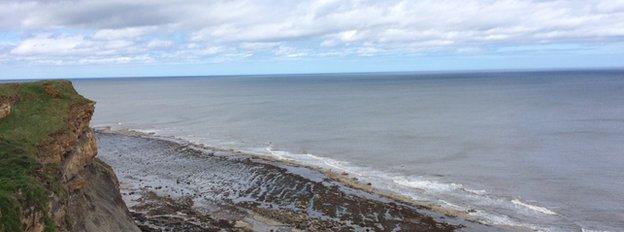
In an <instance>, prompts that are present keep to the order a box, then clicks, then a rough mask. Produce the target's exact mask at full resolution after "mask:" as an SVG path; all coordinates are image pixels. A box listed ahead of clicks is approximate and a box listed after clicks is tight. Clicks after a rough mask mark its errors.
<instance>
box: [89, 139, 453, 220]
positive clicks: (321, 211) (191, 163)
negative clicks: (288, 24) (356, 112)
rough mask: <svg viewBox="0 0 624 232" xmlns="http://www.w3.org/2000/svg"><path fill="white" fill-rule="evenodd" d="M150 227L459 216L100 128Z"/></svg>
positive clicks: (298, 170) (254, 161) (276, 165)
mask: <svg viewBox="0 0 624 232" xmlns="http://www.w3.org/2000/svg"><path fill="white" fill-rule="evenodd" d="M96 134H97V137H98V144H99V147H100V148H101V151H100V156H101V158H102V159H103V160H105V161H106V162H107V163H110V164H111V165H112V166H113V167H115V171H116V173H117V174H118V176H119V178H120V180H121V182H122V185H121V191H122V194H123V195H124V199H125V201H126V203H127V204H128V206H129V208H130V210H131V211H132V213H133V215H134V217H135V220H137V221H138V222H139V224H140V227H141V229H142V230H143V231H163V230H164V231H179V230H184V231H214V230H226V231H300V230H305V231H454V230H456V229H458V228H461V227H462V226H461V225H458V224H457V223H447V221H450V220H451V218H448V217H446V216H443V215H438V214H435V213H432V212H431V211H429V210H428V209H424V208H419V207H417V206H412V205H409V204H405V203H403V202H399V201H396V200H393V199H390V198H387V197H384V196H380V195H376V194H372V193H369V192H367V191H363V190H360V189H356V188H352V187H350V186H347V185H345V184H343V183H341V182H338V181H335V180H333V179H332V178H330V177H328V176H327V175H326V174H325V173H322V172H319V171H318V170H313V169H309V168H306V167H301V166H297V165H293V164H284V163H280V162H273V161H270V160H266V159H262V158H257V157H250V156H249V155H246V154H241V153H238V152H234V151H229V150H220V149H215V148H210V147H205V146H200V145H199V146H198V145H194V144H189V143H184V142H180V141H171V140H166V139H157V138H151V137H149V136H148V135H144V134H143V135H142V134H139V133H132V132H112V131H110V130H107V129H101V130H98V132H97V133H96Z"/></svg>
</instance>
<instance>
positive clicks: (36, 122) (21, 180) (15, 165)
mask: <svg viewBox="0 0 624 232" xmlns="http://www.w3.org/2000/svg"><path fill="white" fill-rule="evenodd" d="M7 99H11V100H12V101H17V102H16V103H15V104H14V105H13V106H12V108H11V113H10V114H9V115H8V116H7V117H6V118H3V119H0V231H22V230H23V228H22V225H21V222H20V216H21V212H22V211H23V210H25V209H28V208H31V207H34V209H35V210H38V211H39V212H41V213H42V214H43V215H44V217H43V220H44V223H45V231H55V230H56V226H55V225H54V222H53V220H52V219H51V218H50V215H48V213H47V212H48V195H49V194H50V193H51V192H54V193H56V194H57V195H61V196H63V195H64V194H63V193H62V190H61V187H60V182H59V176H58V174H59V173H58V172H59V171H58V170H59V167H58V164H42V163H40V162H39V158H40V157H39V156H41V155H45V151H39V148H40V147H41V145H42V144H43V143H45V141H46V139H47V138H49V135H51V134H54V133H57V132H63V131H65V130H68V123H67V117H68V115H69V110H70V107H71V106H72V105H73V104H85V103H89V102H90V101H89V100H87V99H85V98H83V97H82V96H80V95H79V94H78V93H76V91H75V90H74V89H73V87H72V85H71V83H70V82H68V81H44V82H33V83H23V84H19V85H15V84H3V85H0V100H3V101H8V100H7Z"/></svg>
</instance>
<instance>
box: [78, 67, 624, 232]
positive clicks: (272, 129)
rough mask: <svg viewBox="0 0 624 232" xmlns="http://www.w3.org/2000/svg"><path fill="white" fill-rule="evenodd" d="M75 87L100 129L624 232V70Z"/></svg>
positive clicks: (183, 80)
mask: <svg viewBox="0 0 624 232" xmlns="http://www.w3.org/2000/svg"><path fill="white" fill-rule="evenodd" d="M74 84H75V86H76V88H77V89H78V91H79V92H80V93H81V94H83V95H85V96H86V97H88V98H91V99H94V100H95V101H97V104H96V112H95V116H94V119H93V122H92V125H93V126H112V127H113V128H127V129H135V130H140V131H145V132H154V133H156V134H158V135H162V136H176V137H178V138H183V139H186V140H189V141H192V142H197V143H203V144H207V145H211V146H216V147H222V148H232V149H237V150H242V151H247V152H253V153H257V154H260V155H267V156H272V157H275V158H277V159H284V160H290V161H294V162H300V163H302V164H307V165H313V166H319V167H323V168H331V169H333V170H335V171H338V172H348V173H351V174H352V175H354V176H357V177H358V178H359V179H361V180H362V181H366V182H371V183H372V185H373V186H374V187H375V188H378V189H381V190H383V191H387V192H392V193H395V194H400V195H404V196H406V197H409V198H411V199H413V200H415V201H419V202H423V203H426V204H433V205H436V206H440V207H443V208H447V209H451V210H456V211H459V212H464V213H465V214H466V217H469V218H471V219H474V220H477V221H480V222H482V223H485V224H489V225H494V226H498V227H500V228H505V229H509V230H540V231H624V71H617V70H613V71H557V72H555V71H553V72H507V73H493V72H484V73H428V74H427V73H368V74H318V75H264V76H223V77H217V76H214V77H171V78H130V79H127V78H125V79H121V78H119V79H92V80H75V81H74Z"/></svg>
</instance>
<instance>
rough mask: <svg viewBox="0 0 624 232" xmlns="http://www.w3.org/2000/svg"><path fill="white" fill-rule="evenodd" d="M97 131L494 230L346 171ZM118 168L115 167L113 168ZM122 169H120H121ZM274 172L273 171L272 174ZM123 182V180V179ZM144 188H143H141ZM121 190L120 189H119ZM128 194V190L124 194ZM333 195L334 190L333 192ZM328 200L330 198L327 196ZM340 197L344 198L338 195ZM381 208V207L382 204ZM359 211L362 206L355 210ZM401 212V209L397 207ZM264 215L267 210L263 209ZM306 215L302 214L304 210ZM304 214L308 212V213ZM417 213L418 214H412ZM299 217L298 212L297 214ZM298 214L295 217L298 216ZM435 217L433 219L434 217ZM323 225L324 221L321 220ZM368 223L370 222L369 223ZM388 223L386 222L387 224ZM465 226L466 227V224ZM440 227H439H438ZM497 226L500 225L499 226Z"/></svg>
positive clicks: (439, 222)
mask: <svg viewBox="0 0 624 232" xmlns="http://www.w3.org/2000/svg"><path fill="white" fill-rule="evenodd" d="M96 133H97V134H98V136H99V135H111V136H125V137H131V138H140V139H147V140H152V141H158V142H159V143H165V144H169V146H173V147H177V148H176V149H180V150H181V151H184V152H190V153H196V155H200V156H201V155H202V154H203V155H206V154H208V155H209V156H210V157H222V158H226V159H228V160H230V162H237V163H239V164H245V165H249V166H250V167H253V166H255V165H261V166H263V168H264V169H270V170H282V171H275V172H274V173H280V175H285V176H288V177H287V179H289V178H295V177H294V176H298V177H297V180H296V181H294V182H298V181H301V180H299V179H298V178H303V179H304V180H305V181H304V182H306V183H308V182H309V183H312V182H317V183H323V184H328V183H329V185H332V186H339V187H338V188H337V189H339V191H338V192H339V193H340V194H344V193H348V194H347V195H353V196H357V197H359V198H361V199H365V200H364V201H370V202H376V203H374V204H379V203H381V205H385V207H388V205H398V206H400V207H399V208H401V210H405V209H409V210H407V211H405V212H408V211H409V212H410V213H405V212H403V213H404V214H414V215H410V216H412V217H418V218H420V220H422V219H427V220H430V221H429V222H428V223H429V224H430V225H435V226H434V227H432V228H437V226H441V227H440V228H445V229H443V230H442V231H453V230H456V229H458V228H470V227H472V228H479V230H494V229H495V228H493V227H491V226H488V225H484V224H481V223H479V222H477V221H474V220H470V218H468V217H467V215H464V214H461V212H453V211H452V210H448V209H444V208H442V207H435V206H431V205H426V204H420V203H419V202H416V201H413V200H411V199H408V198H407V197H405V196H399V195H396V194H392V193H388V192H384V191H382V190H378V189H376V188H374V187H373V186H371V185H370V184H369V183H364V182H361V181H359V180H357V179H355V178H354V177H352V176H351V175H349V174H347V173H337V172H334V171H332V170H327V169H323V168H318V167H311V166H307V165H302V164H298V163H296V162H292V161H287V160H278V159H274V158H271V157H267V156H261V155H258V154H250V153H245V152H241V151H236V150H232V149H220V148H215V147H210V146H206V145H203V144H194V143H191V142H189V141H186V140H182V139H178V138H174V137H163V136H157V135H155V134H150V133H144V132H138V131H133V130H114V131H113V130H111V129H110V128H108V127H104V128H96ZM113 163H114V162H113ZM116 169H117V168H116ZM122 172H123V170H122ZM119 175H120V176H121V179H123V178H124V177H123V175H122V174H121V173H120V174H119ZM271 175H273V174H271ZM122 182H123V181H122ZM143 190H145V189H143ZM122 192H123V189H122ZM126 194H129V193H126ZM149 194H151V193H150V191H143V192H142V193H141V196H140V197H139V198H141V197H145V196H146V195H149ZM334 194H335V193H334ZM124 198H125V199H130V197H128V196H124ZM133 198H134V200H132V199H130V201H134V202H135V203H136V202H138V201H137V197H136V196H134V197H133ZM328 199H330V198H328ZM338 199H341V200H343V198H338ZM129 207H130V208H131V209H132V208H135V207H136V205H134V206H133V205H132V204H129ZM382 208H383V207H382ZM357 210H362V209H357ZM399 211H400V210H399ZM265 214H266V212H265ZM304 214H305V213H304ZM307 214H310V213H309V212H308V213H307ZM415 215H418V216H415ZM298 216H301V215H298ZM298 216H297V217H298ZM434 218H435V219H434ZM320 224H323V223H320ZM370 225H371V224H369V226H370ZM386 226H388V225H386ZM467 226H468V227H467ZM370 229H373V230H374V229H375V228H374V227H370ZM438 229H439V228H438ZM498 229H500V228H498Z"/></svg>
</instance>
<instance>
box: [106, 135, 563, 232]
mask: <svg viewBox="0 0 624 232" xmlns="http://www.w3.org/2000/svg"><path fill="white" fill-rule="evenodd" d="M109 128H110V127H109ZM126 130H128V131H131V132H133V133H141V134H144V135H145V136H149V137H156V138H164V139H167V138H169V139H171V138H173V139H176V140H183V141H186V142H190V143H194V144H200V145H205V146H208V147H215V148H218V149H226V150H233V151H237V152H241V153H247V154H251V155H259V156H268V157H270V158H272V159H274V160H277V161H287V162H291V163H297V164H301V165H305V166H309V167H314V168H320V169H323V170H329V171H332V172H340V173H342V175H348V176H351V177H356V179H357V180H358V181H359V182H362V183H364V182H365V183H370V185H371V186H372V187H373V188H375V190H379V191H383V192H388V193H390V194H393V195H399V196H403V197H407V198H409V199H411V200H413V201H414V202H416V203H417V204H420V205H425V206H428V207H431V208H439V209H442V210H441V211H442V213H444V214H452V215H455V216H460V217H463V218H464V219H467V220H472V221H477V222H480V223H483V224H487V225H498V226H508V227H513V228H524V229H528V230H533V231H550V229H549V227H544V226H539V225H537V224H533V223H529V222H526V219H527V210H526V209H529V210H528V211H530V212H533V213H530V215H528V216H529V217H535V218H539V217H543V216H557V215H558V214H557V213H556V212H554V211H552V210H550V209H548V208H545V207H542V206H537V205H533V204H528V203H524V202H522V201H520V200H519V199H518V198H511V199H510V198H505V197H499V196H496V195H494V194H491V193H489V192H488V191H486V190H482V189H471V188H468V187H466V186H464V185H462V184H459V183H452V182H450V183H449V182H445V181H439V180H435V178H432V177H426V176H405V175H401V174H398V173H390V172H383V171H379V170H375V169H372V168H368V167H361V166H357V165H353V164H351V163H349V162H345V161H340V160H335V159H332V158H328V157H322V156H317V155H313V154H308V153H292V152H288V151H282V150H276V149H275V148H274V147H273V145H271V144H270V145H268V146H266V147H255V148H240V147H238V148H235V149H234V148H232V147H229V146H225V147H224V146H214V144H206V143H205V141H206V140H204V139H202V138H200V137H197V136H182V137H177V136H169V135H160V134H159V133H158V132H159V130H153V129H140V130H139V129H126ZM113 131H116V130H113ZM210 141H213V140H210ZM519 207H521V208H519ZM504 212H507V213H504ZM540 215H541V216H540ZM523 219H524V220H523Z"/></svg>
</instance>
